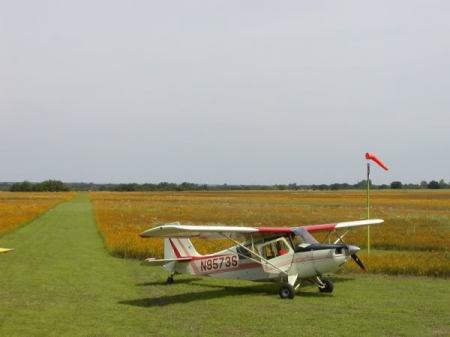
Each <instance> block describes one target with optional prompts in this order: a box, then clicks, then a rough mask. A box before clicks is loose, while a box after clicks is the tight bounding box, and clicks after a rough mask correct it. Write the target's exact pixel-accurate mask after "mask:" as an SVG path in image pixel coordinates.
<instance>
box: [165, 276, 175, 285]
mask: <svg viewBox="0 0 450 337" xmlns="http://www.w3.org/2000/svg"><path fill="white" fill-rule="evenodd" d="M172 283H173V277H172V276H169V277H168V278H167V280H166V284H172Z"/></svg>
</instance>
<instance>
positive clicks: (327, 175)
mask: <svg viewBox="0 0 450 337" xmlns="http://www.w3.org/2000/svg"><path fill="white" fill-rule="evenodd" d="M0 41H1V43H0V144H1V157H0V158H1V159H0V181H22V180H25V179H27V180H31V181H40V180H44V179H48V178H53V179H61V180H64V181H84V182H91V181H92V182H100V183H105V182H160V181H170V182H183V181H190V182H197V183H211V184H214V183H218V184H222V183H229V184H230V183H242V184H255V183H257V184H273V183H291V182H296V183H300V184H308V183H332V182H356V181H359V180H362V179H364V175H365V160H364V153H365V152H366V151H370V152H374V153H376V154H377V155H378V156H379V157H380V158H381V159H382V160H384V161H385V162H386V164H387V165H388V166H389V167H390V171H389V172H384V171H382V170H381V169H378V168H376V169H375V168H374V169H373V170H372V172H373V176H372V178H373V180H374V182H375V183H389V182H391V181H393V180H401V181H403V182H420V181H421V180H432V179H441V178H443V179H445V180H446V181H448V180H450V2H449V1H430V0H424V1H411V0H405V1H392V0H390V1H361V0H355V1H342V0H340V1H299V0H294V1H261V0H257V1H246V0H244V1H230V0H225V1H213V0H207V1H162V0H161V1H144V0H142V1H130V0H127V1H125V0H123V1H111V0H107V1H106V0H105V1H92V0H90V1H80V0H77V1H75V0H74V1H46V0H39V1H33V0H29V1H21V0H11V1H5V0H0Z"/></svg>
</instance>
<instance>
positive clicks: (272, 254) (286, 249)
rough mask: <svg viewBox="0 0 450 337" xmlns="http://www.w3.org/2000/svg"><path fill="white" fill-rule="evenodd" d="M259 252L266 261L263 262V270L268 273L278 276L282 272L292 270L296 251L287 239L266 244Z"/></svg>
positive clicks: (260, 247) (259, 248) (261, 246)
mask: <svg viewBox="0 0 450 337" xmlns="http://www.w3.org/2000/svg"><path fill="white" fill-rule="evenodd" d="M258 250H259V253H260V254H261V256H262V257H263V258H264V260H266V261H264V260H261V264H262V267H263V270H264V271H265V272H266V273H273V274H277V275H278V274H279V273H280V270H282V271H284V272H287V271H288V270H289V269H290V268H291V264H292V257H293V255H294V251H293V250H292V248H291V246H290V245H289V244H288V243H287V241H286V239H285V238H278V239H276V240H273V241H269V242H265V243H263V244H262V245H260V246H259V247H258Z"/></svg>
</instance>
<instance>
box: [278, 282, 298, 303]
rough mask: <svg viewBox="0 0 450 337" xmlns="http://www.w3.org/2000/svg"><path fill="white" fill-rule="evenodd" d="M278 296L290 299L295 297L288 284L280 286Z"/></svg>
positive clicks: (292, 288)
mask: <svg viewBox="0 0 450 337" xmlns="http://www.w3.org/2000/svg"><path fill="white" fill-rule="evenodd" d="M278 294H279V295H280V297H281V298H291V299H292V298H294V296H295V289H294V287H293V286H291V285H290V284H289V283H282V284H281V286H280V290H279V291H278Z"/></svg>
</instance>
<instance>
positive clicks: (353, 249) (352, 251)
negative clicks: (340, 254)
mask: <svg viewBox="0 0 450 337" xmlns="http://www.w3.org/2000/svg"><path fill="white" fill-rule="evenodd" d="M360 250H361V249H360V248H359V247H357V246H353V245H347V251H348V254H347V255H353V254H356V253H357V252H359V251H360Z"/></svg>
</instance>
